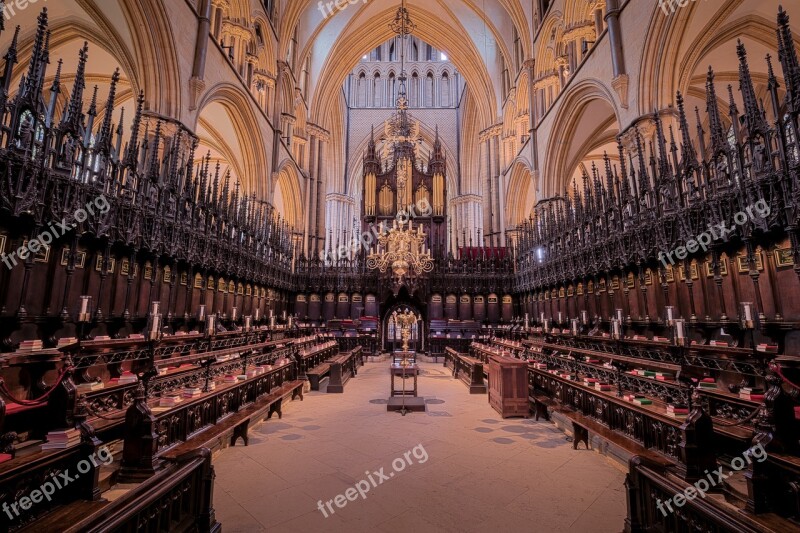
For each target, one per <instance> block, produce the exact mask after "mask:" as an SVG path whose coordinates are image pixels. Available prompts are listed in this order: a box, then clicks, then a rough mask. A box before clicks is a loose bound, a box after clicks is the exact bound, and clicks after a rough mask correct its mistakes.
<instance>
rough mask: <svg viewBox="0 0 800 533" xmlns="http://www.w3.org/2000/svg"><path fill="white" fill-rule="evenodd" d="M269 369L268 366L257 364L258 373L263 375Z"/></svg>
mask: <svg viewBox="0 0 800 533" xmlns="http://www.w3.org/2000/svg"><path fill="white" fill-rule="evenodd" d="M266 371H267V367H265V366H257V367H256V375H259V376H260V375H261V374H263V373H265V372H266Z"/></svg>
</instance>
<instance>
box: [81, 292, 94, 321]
mask: <svg viewBox="0 0 800 533" xmlns="http://www.w3.org/2000/svg"><path fill="white" fill-rule="evenodd" d="M91 299H92V297H91V296H85V295H84V296H81V307H80V311H78V322H81V323H84V324H85V323H87V322H91V321H92V314H91V313H90V312H89V307H90V306H89V302H90V301H91Z"/></svg>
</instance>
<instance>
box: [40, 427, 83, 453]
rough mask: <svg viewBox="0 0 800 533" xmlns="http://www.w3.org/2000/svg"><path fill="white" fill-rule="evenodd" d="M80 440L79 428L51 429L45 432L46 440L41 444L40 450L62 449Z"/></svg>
mask: <svg viewBox="0 0 800 533" xmlns="http://www.w3.org/2000/svg"><path fill="white" fill-rule="evenodd" d="M80 442H81V432H80V430H79V429H64V430H60V431H51V432H50V433H48V434H47V442H45V443H44V444H42V451H45V450H63V449H65V448H69V447H71V446H75V445H76V444H79V443H80Z"/></svg>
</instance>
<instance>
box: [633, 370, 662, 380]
mask: <svg viewBox="0 0 800 533" xmlns="http://www.w3.org/2000/svg"><path fill="white" fill-rule="evenodd" d="M632 374H636V375H637V376H640V377H645V378H655V377H656V373H655V372H654V371H652V370H644V369H642V368H638V369H636V370H634V371H633V372H632Z"/></svg>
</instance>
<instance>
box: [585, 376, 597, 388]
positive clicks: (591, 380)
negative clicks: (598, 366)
mask: <svg viewBox="0 0 800 533" xmlns="http://www.w3.org/2000/svg"><path fill="white" fill-rule="evenodd" d="M595 383H598V380H597V379H596V378H583V384H584V385H586V386H588V387H594V384H595Z"/></svg>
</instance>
